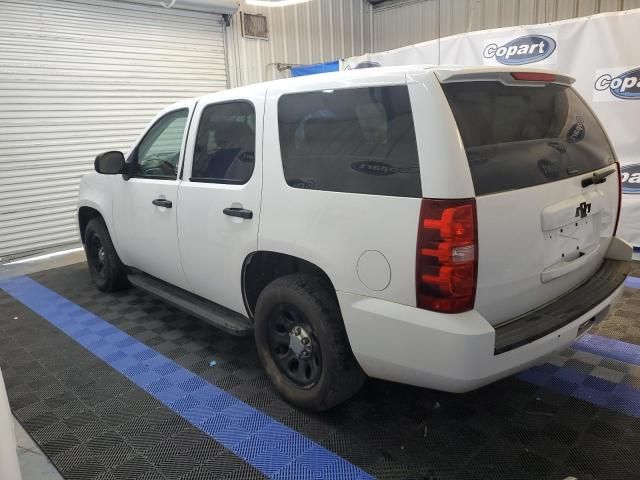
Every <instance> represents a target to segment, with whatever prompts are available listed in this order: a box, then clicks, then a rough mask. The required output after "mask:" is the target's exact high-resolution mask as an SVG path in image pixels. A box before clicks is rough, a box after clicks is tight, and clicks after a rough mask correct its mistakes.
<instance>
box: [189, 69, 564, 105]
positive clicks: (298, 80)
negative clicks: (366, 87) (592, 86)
mask: <svg viewBox="0 0 640 480" xmlns="http://www.w3.org/2000/svg"><path fill="white" fill-rule="evenodd" d="M426 71H433V72H435V73H436V74H437V75H438V78H439V79H440V81H446V80H447V79H449V78H459V76H460V75H461V74H463V75H467V74H468V75H472V76H474V77H475V78H476V79H477V78H481V77H483V76H487V77H489V76H492V74H500V73H508V72H539V73H553V74H556V72H555V71H553V70H549V69H545V68H532V67H521V66H515V67H506V66H488V65H430V64H419V65H399V66H389V67H373V68H360V69H351V70H341V71H337V72H327V73H318V74H315V75H307V76H302V77H291V78H282V79H278V80H271V81H267V82H261V83H254V84H251V85H245V86H241V87H235V88H230V89H226V90H222V91H220V92H215V93H210V94H206V95H203V96H200V97H195V99H197V100H200V99H203V100H206V101H212V100H215V98H216V97H217V96H221V97H222V96H224V97H227V98H228V97H229V94H230V93H232V92H233V95H236V96H237V97H239V98H242V97H244V96H251V95H255V94H258V93H264V92H265V91H266V90H267V89H270V88H274V89H276V90H282V89H283V88H287V87H292V90H298V88H297V87H300V86H303V85H304V86H306V87H311V88H313V87H314V86H316V85H317V87H318V88H322V86H323V84H325V83H331V82H335V81H336V80H340V79H345V80H347V79H348V80H350V81H351V82H353V81H354V80H356V81H357V79H358V78H362V79H366V80H367V83H368V84H370V83H371V81H372V80H373V81H375V78H376V77H381V78H382V77H388V76H389V75H390V74H394V73H396V74H397V73H402V74H404V75H405V76H406V75H410V74H418V73H424V72H426ZM558 77H559V80H560V81H562V83H567V84H571V83H573V81H574V79H573V78H571V77H569V76H567V75H562V74H558Z"/></svg>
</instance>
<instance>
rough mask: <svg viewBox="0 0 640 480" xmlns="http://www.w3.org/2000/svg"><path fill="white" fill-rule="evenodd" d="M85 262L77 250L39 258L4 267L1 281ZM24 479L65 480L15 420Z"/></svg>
mask: <svg viewBox="0 0 640 480" xmlns="http://www.w3.org/2000/svg"><path fill="white" fill-rule="evenodd" d="M83 261H85V256H84V251H82V250H79V249H74V250H73V251H69V252H67V253H65V254H62V255H56V254H54V255H51V256H43V257H36V258H35V259H33V260H31V259H27V260H21V261H19V262H16V263H10V264H6V265H2V266H0V279H2V278H8V277H13V276H16V275H27V274H29V273H34V272H39V271H42V270H49V269H51V268H58V267H63V266H65V265H71V264H73V263H78V262H83ZM13 423H14V427H15V435H16V444H17V446H18V460H19V462H20V470H21V472H22V480H63V477H62V475H60V473H58V470H56V468H55V467H54V466H53V464H52V463H51V462H50V461H49V459H48V458H47V457H46V456H45V455H44V453H42V450H40V448H39V447H38V445H36V443H35V442H34V441H33V439H32V438H31V437H30V436H29V434H28V433H27V432H26V431H25V429H24V428H22V425H20V424H19V423H18V421H17V420H16V419H15V418H14V419H13Z"/></svg>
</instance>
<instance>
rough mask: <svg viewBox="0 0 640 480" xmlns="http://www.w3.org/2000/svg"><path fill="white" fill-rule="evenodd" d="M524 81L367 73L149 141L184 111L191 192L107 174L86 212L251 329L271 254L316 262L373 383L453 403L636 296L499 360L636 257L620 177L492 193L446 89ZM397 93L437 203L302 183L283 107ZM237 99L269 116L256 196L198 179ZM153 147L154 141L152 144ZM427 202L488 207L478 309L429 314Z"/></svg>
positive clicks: (273, 93)
mask: <svg viewBox="0 0 640 480" xmlns="http://www.w3.org/2000/svg"><path fill="white" fill-rule="evenodd" d="M517 71H518V72H531V73H543V74H548V73H549V72H548V71H545V70H540V69H524V68H518V69H517ZM511 72H513V68H499V67H478V68H468V67H466V68H463V67H433V68H432V67H419V66H417V67H402V68H395V67H394V68H379V69H366V70H354V71H349V72H340V73H335V74H323V75H316V76H309V77H303V78H296V79H287V80H281V81H275V82H270V83H266V84H257V85H252V86H247V87H242V88H238V89H232V90H227V91H224V92H219V93H215V94H211V95H206V96H203V97H200V98H198V99H194V100H188V101H185V102H181V103H180V104H176V105H173V106H171V107H169V108H167V109H166V110H164V111H163V112H161V113H160V114H159V115H158V116H157V117H156V119H154V121H153V122H151V124H150V127H149V128H151V126H152V125H154V123H155V122H156V120H158V119H160V118H162V117H163V116H164V115H166V114H167V113H169V112H174V111H176V110H179V109H187V110H188V120H187V121H186V126H185V135H184V137H183V148H182V149H181V153H180V158H179V160H178V163H177V165H176V167H177V172H180V173H179V174H178V176H177V178H175V179H173V180H167V179H152V178H136V177H132V178H129V179H128V180H125V179H124V178H123V176H122V175H99V174H97V173H92V174H89V175H87V176H86V177H85V178H84V179H83V181H82V184H81V189H80V200H79V206H80V207H81V209H82V208H83V207H84V208H90V209H93V210H95V211H97V212H98V213H99V214H100V216H102V218H103V219H104V222H105V224H106V226H107V228H108V231H109V232H110V235H111V237H112V240H113V244H114V246H115V249H116V251H117V253H118V255H119V257H120V259H121V260H122V262H123V263H124V265H126V266H128V267H132V268H134V269H137V270H140V271H143V272H146V273H147V274H149V275H152V276H153V277H156V278H158V279H160V280H163V281H164V282H167V283H169V284H171V285H174V286H177V287H179V288H181V289H184V290H186V291H188V292H191V293H194V294H196V295H198V296H199V297H202V298H204V299H206V300H209V301H211V302H215V303H216V304H219V305H221V306H223V307H225V308H227V309H229V310H231V311H234V312H237V313H238V314H240V315H243V316H246V317H247V318H249V319H250V318H251V316H252V315H253V311H252V305H251V304H252V301H251V299H250V298H248V296H247V293H246V292H245V288H244V285H245V283H246V280H247V279H246V278H245V270H246V265H247V259H250V258H251V256H252V255H253V254H255V252H277V253H281V254H283V255H286V256H291V257H295V258H297V259H302V260H304V261H306V262H308V263H310V264H312V265H313V266H315V267H317V268H318V269H319V270H321V271H322V272H324V274H326V276H327V277H328V278H329V280H330V282H331V284H332V285H333V288H334V289H335V292H336V295H337V298H338V301H339V306H340V310H341V314H342V318H343V320H344V325H345V328H346V331H347V334H348V340H349V343H350V346H351V349H352V351H353V354H354V356H355V358H356V359H357V361H358V363H359V364H360V366H361V367H362V369H363V370H364V371H365V372H366V373H367V374H368V375H369V376H372V377H377V378H382V379H387V380H392V381H399V382H403V383H408V384H413V385H418V386H423V387H429V388H436V389H441V390H446V391H452V392H463V391H467V390H471V389H474V388H477V387H479V386H482V385H484V384H487V383H489V382H492V381H494V380H497V379H499V378H502V377H505V376H507V375H510V374H512V373H514V372H517V371H520V370H522V369H524V368H526V367H527V366H529V365H531V364H534V363H536V362H539V361H540V360H541V359H542V358H544V357H545V356H547V355H548V354H550V353H552V352H554V351H557V350H559V349H563V348H565V347H566V346H567V345H569V344H570V343H571V342H572V341H573V340H574V339H575V338H576V337H577V336H578V335H579V334H580V333H582V332H583V331H584V329H585V325H587V324H588V323H589V322H590V321H591V320H593V319H595V320H600V319H601V318H603V317H604V316H606V314H607V312H608V309H609V306H610V305H611V303H612V302H614V300H615V299H616V297H617V296H618V295H620V293H621V292H622V289H623V286H622V284H621V283H620V284H619V285H617V286H616V288H615V289H613V290H611V291H610V292H608V294H607V295H606V297H605V298H603V299H601V301H599V302H598V303H597V304H596V305H592V306H591V308H589V309H588V311H584V312H581V313H580V314H579V315H576V316H575V317H572V318H571V320H570V321H565V322H563V323H562V325H561V326H560V327H559V328H556V329H554V330H553V331H551V332H548V333H545V334H544V335H542V336H536V338H533V339H532V340H531V341H528V342H526V343H524V344H522V345H520V344H518V345H515V344H514V345H515V346H513V348H508V349H506V350H505V351H503V352H498V349H497V347H496V331H497V329H498V328H499V327H501V326H503V325H507V324H509V323H510V322H511V321H512V320H514V319H518V318H521V317H522V316H523V315H527V314H528V313H529V312H532V311H536V309H539V308H541V307H543V306H545V305H548V304H551V303H553V302H554V301H557V299H558V298H560V297H562V296H563V295H566V294H568V293H570V292H572V291H573V290H575V289H576V288H578V287H579V286H580V285H583V284H584V283H585V282H586V281H588V280H589V279H590V278H592V276H593V275H594V273H595V272H596V271H598V270H599V269H600V268H601V266H602V265H603V261H604V260H605V259H607V258H608V259H612V260H618V261H626V260H630V258H631V248H630V247H629V246H628V245H626V244H625V243H624V242H623V241H622V240H619V239H617V238H616V237H615V236H614V230H615V227H616V222H617V220H616V219H617V214H618V208H619V205H618V201H619V189H620V186H619V182H618V181H617V177H616V175H615V174H614V175H612V176H611V177H609V181H603V182H601V183H597V184H596V183H594V184H593V185H590V186H588V187H583V186H582V184H581V182H582V181H583V180H584V179H585V178H586V177H589V176H591V175H592V172H591V171H589V172H588V173H584V174H579V175H573V176H569V177H568V178H563V179H559V180H557V181H549V182H548V183H543V184H539V185H534V186H530V187H526V188H517V189H509V190H505V191H499V192H496V193H488V194H482V195H478V194H477V193H476V189H475V188H474V179H473V178H472V173H471V170H470V167H469V160H468V158H467V153H466V151H465V145H464V142H463V139H462V138H461V134H460V131H459V128H458V125H457V123H456V118H455V117H454V114H453V113H452V109H451V106H450V104H449V102H448V100H447V96H446V95H445V93H444V92H443V88H442V85H443V84H453V83H456V82H469V81H475V82H485V81H490V82H496V83H501V84H502V85H507V86H510V87H512V88H514V89H517V88H521V87H520V86H518V85H519V83H518V82H517V81H515V80H514V79H513V78H512V77H511ZM572 81H573V80H572V79H571V78H569V77H565V76H559V75H558V76H556V79H555V83H556V84H558V85H565V86H566V85H570V84H571V83H572ZM524 84H525V85H528V86H532V85H536V83H535V82H527V81H525V82H524ZM382 86H406V87H407V89H408V95H409V99H410V103H411V109H412V112H413V123H414V128H415V139H416V146H417V152H418V158H419V170H420V187H421V192H422V194H421V197H420V198H416V197H403V196H393V195H368V194H360V193H347V192H336V191H326V190H319V189H312V188H311V189H310V188H293V187H292V186H291V185H290V184H288V183H287V181H285V174H284V172H283V160H282V145H281V141H280V134H281V132H279V118H278V115H279V112H278V105H279V101H280V99H281V98H282V97H283V96H285V95H291V94H295V93H300V92H320V91H323V92H328V93H331V92H334V91H338V90H341V89H350V88H366V87H382ZM230 101H245V102H250V104H251V105H253V108H254V110H255V118H256V121H255V138H256V142H255V166H254V169H253V173H252V175H251V176H250V178H249V180H248V181H246V183H243V184H224V183H204V182H202V181H192V180H191V179H192V178H193V161H192V159H193V158H194V155H195V152H196V150H197V148H198V147H197V145H196V137H197V132H198V128H199V123H200V119H201V116H202V112H203V111H204V109H205V108H206V107H208V106H210V105H216V104H223V103H225V102H230ZM580 122H582V120H578V124H580ZM580 125H582V124H580ZM582 127H584V125H582ZM142 138H144V133H143V135H141V136H140V139H139V140H138V142H137V143H139V142H140V140H141V139H142ZM135 148H136V147H135V146H134V148H133V149H132V151H133V150H135ZM613 160H615V159H611V162H610V163H609V164H607V165H604V166H603V167H602V168H599V169H597V170H595V173H596V174H603V175H605V176H606V175H607V174H608V173H611V172H610V170H611V168H615V169H618V167H617V165H616V164H615V163H613ZM594 178H595V177H594ZM423 198H427V199H475V200H474V201H475V209H476V215H477V231H476V235H477V237H476V239H477V250H476V251H475V255H476V257H475V258H476V262H477V271H476V275H477V280H476V283H475V286H474V288H475V299H474V300H475V301H474V304H473V307H472V308H471V309H468V310H467V311H463V312H461V313H441V312H437V311H431V310H428V309H425V308H418V307H417V300H416V294H417V292H416V288H417V287H416V255H417V253H416V237H417V233H416V232H417V229H418V226H419V224H420V215H421V204H422V202H423V200H422V199H423ZM154 199H168V200H170V201H171V202H172V203H173V208H164V207H162V206H155V205H152V204H151V202H152V200H154ZM583 202H584V203H585V204H589V208H590V211H589V212H588V213H587V214H586V216H579V217H578V218H577V219H576V218H575V217H574V212H576V215H577V214H578V213H580V212H579V211H576V207H579V206H580V205H581V204H582V203H583ZM225 208H241V209H246V210H250V211H251V212H252V214H253V217H252V218H251V219H246V218H238V217H233V216H226V215H223V214H222V211H223V209H225ZM81 211H82V210H81ZM85 211H86V210H85ZM82 222H83V220H82V218H81V219H80V223H81V225H82ZM568 229H571V231H570V232H569V230H568ZM565 254H566V257H565ZM587 326H588V325H587ZM581 327H582V328H581Z"/></svg>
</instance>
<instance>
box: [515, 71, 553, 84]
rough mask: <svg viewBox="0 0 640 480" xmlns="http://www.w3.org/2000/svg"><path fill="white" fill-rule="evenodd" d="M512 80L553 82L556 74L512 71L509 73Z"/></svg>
mask: <svg viewBox="0 0 640 480" xmlns="http://www.w3.org/2000/svg"><path fill="white" fill-rule="evenodd" d="M511 76H512V77H513V79H514V80H520V81H522V82H547V83H549V82H555V80H556V76H555V75H554V74H553V73H539V72H513V73H512V74H511Z"/></svg>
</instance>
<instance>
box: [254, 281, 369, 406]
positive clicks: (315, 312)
mask: <svg viewBox="0 0 640 480" xmlns="http://www.w3.org/2000/svg"><path fill="white" fill-rule="evenodd" d="M254 329H255V337H256V345H257V348H258V355H259V357H260V361H261V362H262V365H263V366H264V368H265V370H266V372H267V374H268V375H269V377H270V378H271V381H272V382H273V383H274V385H275V386H276V389H277V390H278V392H279V393H280V394H281V395H282V396H283V397H284V398H285V399H286V400H287V401H288V402H289V403H291V404H293V405H295V406H298V407H302V408H305V409H308V410H313V411H324V410H328V409H330V408H332V407H334V406H336V405H338V404H339V403H342V402H343V401H345V400H347V399H348V398H350V397H351V396H352V395H354V394H355V393H356V392H357V391H358V390H359V389H360V387H361V386H362V384H363V382H364V380H365V374H364V372H363V371H362V369H361V368H360V366H359V365H358V363H357V362H356V360H355V358H354V357H353V353H352V352H351V347H350V346H349V342H348V339H347V334H346V332H345V329H344V325H343V323H342V317H341V315H340V309H339V307H338V304H337V301H336V299H335V297H334V296H333V295H332V294H331V293H330V290H329V289H328V288H327V286H326V285H325V283H324V282H322V281H321V279H319V278H317V277H315V276H312V275H307V274H295V275H288V276H286V277H281V278H278V279H276V280H274V281H273V282H272V283H270V284H269V285H267V287H266V288H265V289H264V290H263V291H262V293H261V294H260V297H259V298H258V303H257V306H256V312H255V324H254Z"/></svg>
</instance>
